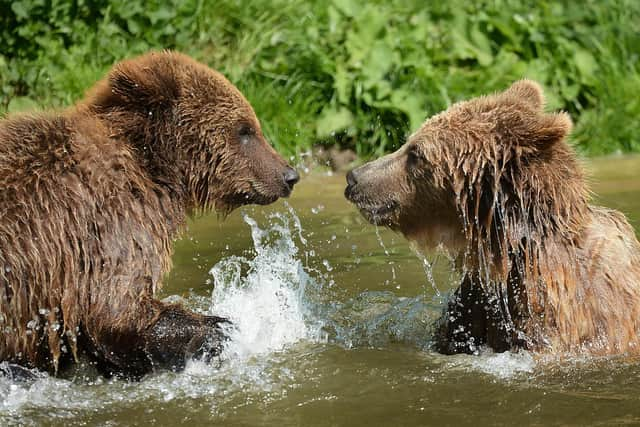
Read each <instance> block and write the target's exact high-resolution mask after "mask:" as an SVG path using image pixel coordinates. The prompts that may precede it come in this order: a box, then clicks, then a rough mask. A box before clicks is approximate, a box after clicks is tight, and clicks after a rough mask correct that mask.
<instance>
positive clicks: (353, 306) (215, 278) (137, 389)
mask: <svg viewBox="0 0 640 427" xmlns="http://www.w3.org/2000/svg"><path fill="white" fill-rule="evenodd" d="M634 159H635V160H634ZM617 165H618V164H617V160H616V159H613V160H606V161H604V162H603V161H600V162H596V163H595V166H594V167H593V169H594V170H595V171H596V173H597V174H599V175H597V176H596V177H597V179H596V184H597V186H596V191H597V192H599V193H600V199H599V202H600V203H602V204H605V205H608V206H612V207H617V208H620V209H622V210H623V211H624V212H625V213H627V214H629V216H630V218H631V220H632V223H634V222H633V221H634V220H637V219H640V205H638V201H639V200H640V185H638V183H639V182H640V158H631V160H629V159H624V165H626V166H628V170H629V171H630V172H628V173H626V172H625V173H623V172H622V171H621V169H623V168H621V167H618V166H617ZM343 187H344V177H340V176H337V177H326V176H319V175H311V176H308V177H306V179H305V180H303V182H302V183H300V186H299V187H298V188H297V190H296V192H294V195H293V197H292V199H291V201H290V203H291V206H289V205H287V204H285V203H282V202H281V203H278V204H276V205H275V206H273V207H270V208H266V209H265V208H262V207H259V208H258V207H256V208H247V209H244V210H243V211H242V212H236V213H234V214H232V215H231V216H230V217H229V218H228V219H227V220H226V221H225V222H220V221H219V220H218V219H217V218H216V217H215V216H214V215H213V216H207V217H204V218H200V219H198V220H196V221H194V222H192V223H191V224H190V232H189V235H188V236H187V237H186V238H185V239H183V240H181V241H180V242H178V244H177V250H176V255H175V257H174V266H175V267H174V270H173V272H172V274H171V275H170V276H169V277H168V279H167V283H166V286H165V290H164V296H165V297H167V298H169V299H171V300H177V301H182V302H183V303H185V304H187V305H189V306H190V307H192V308H194V309H196V310H200V311H202V312H208V313H213V314H217V315H226V316H229V317H230V318H231V319H233V321H234V327H233V329H232V330H230V331H229V333H230V335H231V340H230V341H229V343H228V346H227V349H226V351H225V352H224V355H223V359H224V360H222V361H221V362H220V363H219V364H214V365H205V364H202V363H197V362H192V363H190V364H189V365H188V366H187V369H186V371H185V372H183V373H179V374H174V373H169V372H164V373H158V374H155V375H151V376H148V377H146V378H145V379H144V380H142V381H141V382H137V383H129V382H125V381H118V380H113V381H112V380H105V379H103V378H101V377H99V376H98V375H97V374H96V373H95V371H93V370H92V369H91V368H90V367H86V366H84V367H82V366H81V367H79V368H78V369H76V370H74V371H73V372H70V373H69V374H68V375H67V376H66V377H65V378H51V377H48V376H46V375H39V376H38V378H37V379H36V380H35V381H31V382H22V383H21V382H15V381H11V380H9V379H7V378H6V377H0V425H3V426H4V425H13V424H17V425H51V424H53V425H56V424H69V425H77V424H86V425H105V424H106V425H149V424H158V425H179V424H184V423H186V422H189V423H192V424H193V425H211V424H223V425H354V426H357V425H425V424H431V423H437V424H442V425H482V424H489V425H495V424H507V425H513V424H519V423H524V424H538V425H547V424H551V425H553V424H562V425H567V424H572V425H585V424H593V423H601V424H604V425H611V424H637V423H640V409H639V408H640V382H639V381H638V378H640V361H638V360H634V359H625V358H606V359H589V360H543V361H539V360H535V359H534V358H533V357H532V355H530V354H528V353H526V352H522V353H519V354H511V353H504V354H494V353H491V352H486V353H481V354H480V356H467V355H458V356H441V355H438V354H435V353H433V352H431V351H430V349H429V347H430V335H431V330H432V329H431V328H432V325H433V322H434V321H435V320H436V319H437V318H438V316H439V315H440V313H441V310H442V304H443V301H444V299H445V298H446V295H447V294H448V292H450V290H451V288H452V286H454V285H455V283H456V281H457V278H456V277H455V274H454V275H452V274H451V265H450V262H449V260H448V259H446V256H440V257H436V256H434V255H432V254H429V255H428V256H427V258H425V262H422V261H421V259H420V258H418V257H416V254H415V253H413V252H412V251H411V249H410V247H409V245H408V244H407V243H406V241H405V240H404V239H403V238H401V237H399V236H396V235H394V234H393V233H391V232H389V231H388V230H385V229H380V230H376V229H375V227H372V226H369V225H368V224H366V223H364V221H363V220H362V219H361V218H360V216H359V214H358V213H357V212H355V211H354V210H353V209H352V208H351V206H349V205H348V204H347V203H346V202H345V201H344V200H343V198H342V190H343ZM319 189H321V190H319ZM294 208H295V211H294ZM296 212H297V214H296ZM298 215H299V216H300V219H298ZM635 225H637V223H635ZM378 233H379V235H378ZM380 241H383V242H384V247H382V246H381V245H380ZM212 267H213V268H212ZM209 272H210V273H211V274H209Z"/></svg>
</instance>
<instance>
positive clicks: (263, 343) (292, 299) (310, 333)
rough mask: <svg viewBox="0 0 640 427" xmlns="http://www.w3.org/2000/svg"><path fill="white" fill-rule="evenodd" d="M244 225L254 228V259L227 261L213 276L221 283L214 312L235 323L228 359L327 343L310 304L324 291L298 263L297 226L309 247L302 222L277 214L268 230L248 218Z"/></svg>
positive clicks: (226, 354) (215, 270)
mask: <svg viewBox="0 0 640 427" xmlns="http://www.w3.org/2000/svg"><path fill="white" fill-rule="evenodd" d="M243 219H244V221H245V222H246V223H247V224H248V225H249V227H251V237H252V239H253V244H254V251H255V255H254V257H253V258H251V259H247V258H244V257H237V256H232V257H229V258H226V259H223V260H222V261H220V262H219V263H218V264H216V265H215V266H214V267H213V268H212V269H211V272H210V273H211V275H212V276H213V278H214V283H215V287H214V291H213V298H212V302H211V308H210V312H211V313H215V314H216V315H219V316H224V317H227V318H229V319H230V320H231V321H232V322H233V326H232V327H230V328H229V329H228V332H229V337H230V340H229V342H228V344H227V347H226V349H225V352H224V355H223V357H224V358H227V359H234V360H236V359H238V358H247V357H251V356H254V355H258V354H264V353H270V352H275V351H279V350H282V349H284V348H285V347H286V346H288V345H291V344H294V343H296V342H298V341H300V340H307V341H313V342H317V341H319V340H322V339H323V334H322V332H321V327H322V325H321V324H320V322H318V321H316V320H314V319H312V316H311V312H310V310H309V307H308V304H307V302H306V300H305V296H306V291H307V289H308V288H309V287H313V286H319V285H318V284H317V283H316V282H315V281H314V280H313V279H312V278H311V277H310V276H309V274H308V273H307V272H306V271H305V269H304V266H303V264H302V262H301V261H300V259H298V247H297V246H296V244H295V242H294V239H293V238H292V235H291V226H293V228H294V230H295V231H296V232H297V234H298V236H299V240H300V242H301V244H305V243H306V242H305V240H304V238H303V237H302V232H301V227H300V222H299V220H298V218H297V216H295V213H293V212H289V215H284V214H280V213H277V214H273V215H271V217H270V218H269V219H270V222H271V224H270V226H269V227H268V228H264V229H263V228H260V227H259V226H258V224H257V222H256V221H255V220H254V219H253V218H251V217H249V216H248V215H246V214H245V215H243ZM292 222H293V224H291V223H292Z"/></svg>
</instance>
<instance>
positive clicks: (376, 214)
mask: <svg viewBox="0 0 640 427" xmlns="http://www.w3.org/2000/svg"><path fill="white" fill-rule="evenodd" d="M356 206H357V207H358V209H359V210H360V213H361V214H362V216H363V217H364V218H365V219H366V220H367V221H369V222H370V223H371V224H373V225H384V226H387V227H391V228H393V226H394V224H396V222H397V221H396V220H397V212H398V206H399V204H398V202H396V201H395V200H389V201H387V202H385V203H382V204H360V203H356Z"/></svg>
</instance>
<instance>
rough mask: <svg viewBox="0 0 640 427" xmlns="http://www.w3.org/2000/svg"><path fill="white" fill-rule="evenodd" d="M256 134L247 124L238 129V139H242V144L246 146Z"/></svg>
mask: <svg viewBox="0 0 640 427" xmlns="http://www.w3.org/2000/svg"><path fill="white" fill-rule="evenodd" d="M255 134H256V131H255V130H254V129H253V128H252V127H251V126H250V125H247V124H242V125H240V127H239V128H238V137H239V138H240V142H242V143H243V144H246V143H247V142H249V141H250V140H251V137H252V136H254V135H255Z"/></svg>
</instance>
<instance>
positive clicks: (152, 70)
mask: <svg viewBox="0 0 640 427" xmlns="http://www.w3.org/2000/svg"><path fill="white" fill-rule="evenodd" d="M168 59H169V58H168V57H167V54H166V53H151V54H148V55H145V56H143V57H140V58H136V59H131V60H128V61H123V62H120V63H118V64H116V65H115V66H114V67H113V69H112V70H111V71H110V72H109V75H108V77H107V91H108V94H105V95H106V98H105V99H104V101H108V103H109V104H112V105H114V104H115V106H118V105H120V106H123V107H127V108H132V109H135V110H148V109H155V108H158V107H162V106H168V105H170V104H171V103H172V102H173V101H174V100H175V99H176V98H177V97H178V95H179V90H178V83H177V79H176V75H175V69H174V66H173V64H172V63H171V62H170V61H168Z"/></svg>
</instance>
